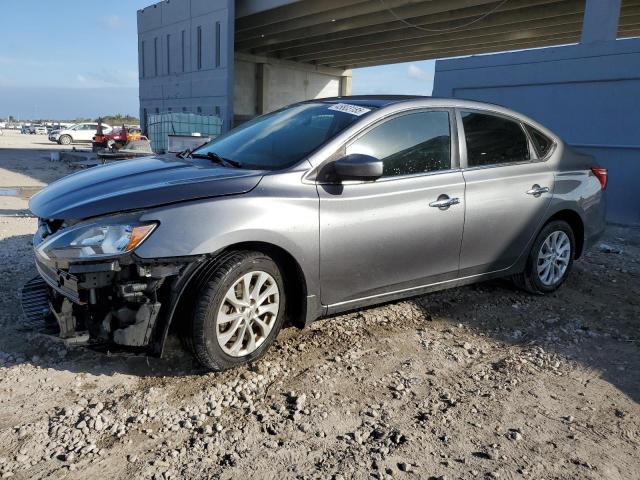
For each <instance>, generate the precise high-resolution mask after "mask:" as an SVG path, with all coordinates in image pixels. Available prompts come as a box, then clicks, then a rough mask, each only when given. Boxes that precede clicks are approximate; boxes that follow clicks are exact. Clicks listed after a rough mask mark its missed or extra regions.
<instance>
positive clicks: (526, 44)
mask: <svg viewBox="0 0 640 480" xmlns="http://www.w3.org/2000/svg"><path fill="white" fill-rule="evenodd" d="M579 38H580V29H579V28H575V29H574V30H573V31H567V32H563V33H556V34H552V35H548V36H544V37H538V38H533V39H531V38H526V39H522V40H517V39H516V40H512V41H505V40H504V39H501V40H498V41H492V42H483V43H478V44H473V45H469V44H467V46H464V47H453V48H450V47H446V46H441V47H440V48H437V49H433V50H431V51H418V50H416V51H408V52H405V53H402V54H393V55H390V56H385V57H383V58H380V57H376V56H370V57H363V58H360V59H357V60H355V61H354V63H352V64H350V65H349V66H350V67H351V68H361V67H371V66H375V65H383V64H384V65H387V64H393V63H404V62H412V61H420V60H430V59H436V58H447V57H457V56H463V55H476V54H482V53H493V52H504V51H509V50H518V49H524V48H539V47H548V46H552V45H562V44H565V43H577V41H578V40H579ZM330 65H331V64H330ZM332 66H334V67H336V66H337V64H334V65H332Z"/></svg>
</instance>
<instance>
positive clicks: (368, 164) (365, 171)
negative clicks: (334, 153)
mask: <svg viewBox="0 0 640 480" xmlns="http://www.w3.org/2000/svg"><path fill="white" fill-rule="evenodd" d="M382 167H383V164H382V160H379V159H377V158H375V157H372V156H371V155H363V154H360V153H353V154H351V155H347V156H346V157H342V158H341V159H340V160H337V161H336V162H335V163H334V168H335V174H336V176H337V177H338V178H339V179H340V180H368V181H373V180H376V179H378V178H380V177H381V176H382Z"/></svg>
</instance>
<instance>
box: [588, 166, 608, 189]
mask: <svg viewBox="0 0 640 480" xmlns="http://www.w3.org/2000/svg"><path fill="white" fill-rule="evenodd" d="M591 171H592V172H593V174H594V175H595V176H596V178H597V179H598V181H599V182H600V187H601V188H602V190H604V189H605V188H607V178H608V177H609V175H608V174H607V169H606V168H603V167H593V168H592V169H591Z"/></svg>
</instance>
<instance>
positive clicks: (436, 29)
mask: <svg viewBox="0 0 640 480" xmlns="http://www.w3.org/2000/svg"><path fill="white" fill-rule="evenodd" d="M138 32H139V48H140V102H141V115H142V116H145V114H147V113H155V112H156V111H173V112H175V111H186V112H202V113H216V114H219V115H221V116H222V117H223V119H224V124H225V128H228V127H229V126H230V125H232V124H233V123H234V122H238V121H243V120H245V119H247V118H251V117H253V116H255V115H258V114H261V113H264V112H267V111H271V110H273V109H275V108H278V107H280V106H282V105H285V104H288V103H291V102H294V101H298V100H303V99H308V98H314V97H319V96H334V95H349V94H350V93H351V69H352V68H357V67H367V66H374V65H382V64H390V63H397V62H408V61H417V60H425V59H431V58H446V57H453V56H460V55H471V54H479V53H489V52H499V51H505V50H515V49H526V48H535V47H546V46H551V45H561V44H567V43H575V42H580V41H581V40H583V41H589V39H590V38H598V37H599V36H611V35H613V36H614V37H616V36H619V37H620V36H623V37H626V36H634V35H640V0H623V1H622V2H621V0H235V1H234V0H164V1H161V2H159V3H157V4H155V5H151V6H149V7H147V8H144V9H142V10H140V11H139V12H138ZM603 32H604V33H603Z"/></svg>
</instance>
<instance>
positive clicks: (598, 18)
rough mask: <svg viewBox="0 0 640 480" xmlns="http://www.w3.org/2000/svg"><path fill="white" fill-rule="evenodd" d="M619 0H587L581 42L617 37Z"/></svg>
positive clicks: (600, 40)
mask: <svg viewBox="0 0 640 480" xmlns="http://www.w3.org/2000/svg"><path fill="white" fill-rule="evenodd" d="M620 5H621V0H587V5H586V8H585V11H584V25H583V28H582V37H581V39H580V41H581V42H582V43H591V42H603V41H607V40H615V39H616V38H617V37H618V23H619V21H620Z"/></svg>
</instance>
